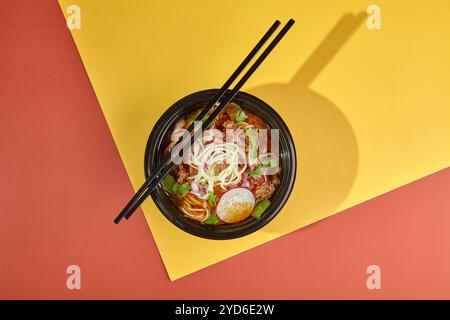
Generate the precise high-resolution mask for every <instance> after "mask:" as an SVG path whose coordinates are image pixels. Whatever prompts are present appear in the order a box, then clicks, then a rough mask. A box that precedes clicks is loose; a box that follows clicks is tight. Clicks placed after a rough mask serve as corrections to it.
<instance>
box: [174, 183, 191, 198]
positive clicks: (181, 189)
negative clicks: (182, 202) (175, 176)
mask: <svg viewBox="0 0 450 320" xmlns="http://www.w3.org/2000/svg"><path fill="white" fill-rule="evenodd" d="M172 190H173V193H175V194H176V195H177V196H178V197H180V198H184V197H185V196H186V195H187V194H188V192H189V191H191V186H190V185H189V184H188V183H184V184H179V183H176V184H175V185H174V186H173V188H172Z"/></svg>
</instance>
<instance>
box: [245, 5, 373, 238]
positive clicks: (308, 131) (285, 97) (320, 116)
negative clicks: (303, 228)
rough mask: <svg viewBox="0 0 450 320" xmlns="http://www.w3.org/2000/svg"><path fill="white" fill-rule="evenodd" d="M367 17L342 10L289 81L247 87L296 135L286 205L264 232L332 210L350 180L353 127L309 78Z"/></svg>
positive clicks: (355, 150) (354, 166)
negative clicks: (293, 172) (292, 175)
mask: <svg viewBox="0 0 450 320" xmlns="http://www.w3.org/2000/svg"><path fill="white" fill-rule="evenodd" d="M365 18H366V13H365V12H361V13H358V14H356V15H354V14H352V13H348V14H345V15H344V16H342V17H341V19H340V20H339V21H338V23H337V24H336V25H335V26H334V28H333V29H332V30H331V31H330V32H329V33H328V35H327V36H326V37H325V38H324V40H323V41H322V42H321V43H320V45H319V46H318V47H317V48H316V50H314V52H313V53H312V54H311V56H310V57H309V58H308V59H307V61H306V62H305V63H304V64H303V65H302V66H301V67H300V69H299V70H298V71H297V72H296V74H295V76H294V77H293V78H292V80H291V81H290V82H289V83H287V84H286V83H272V84H267V85H262V86H259V87H256V88H253V89H250V90H248V91H249V93H251V94H253V95H255V96H257V97H260V98H262V99H263V100H265V101H266V102H268V103H269V104H270V105H272V106H273V107H274V108H275V109H276V110H277V111H278V112H279V113H280V115H281V116H282V117H283V119H284V120H285V121H286V123H287V125H288V126H289V129H290V130H291V132H292V134H293V136H294V139H296V140H295V147H296V150H297V161H298V166H297V177H296V182H295V184H296V186H295V187H294V191H293V193H292V194H291V197H290V200H289V201H288V204H287V205H286V207H289V210H286V209H284V210H282V211H281V212H280V214H279V215H278V217H276V218H275V219H274V221H272V222H271V223H269V224H268V225H267V226H266V227H265V228H263V229H262V231H263V232H269V233H280V232H286V231H290V230H291V229H292V224H291V222H292V221H293V220H298V221H310V220H311V219H310V218H309V217H311V216H312V215H314V216H315V217H317V216H319V217H324V216H326V215H327V214H331V213H332V212H334V210H336V209H337V208H338V206H339V205H340V204H341V203H342V201H343V200H344V199H345V198H346V196H347V195H348V193H349V192H350V190H351V188H352V186H353V183H354V180H355V176H356V171H357V167H358V145H357V141H356V137H355V134H354V132H353V129H352V127H351V125H350V123H349V121H348V120H347V118H346V117H345V115H344V114H343V113H342V112H341V111H340V110H339V107H338V106H336V105H335V104H334V103H333V102H332V101H331V100H330V99H328V98H326V97H325V96H324V95H323V94H321V93H318V92H315V91H314V90H312V89H311V88H310V84H311V83H312V82H313V80H314V79H315V78H316V77H317V76H318V75H319V74H320V72H321V71H322V70H323V69H324V68H325V66H326V65H327V64H328V63H329V62H330V61H331V60H332V59H333V57H334V56H335V55H336V53H337V52H338V51H339V50H340V49H341V47H342V46H343V45H344V43H345V42H346V41H347V40H348V39H349V38H350V37H351V36H352V34H353V33H354V32H355V30H356V29H357V28H358V26H359V25H360V24H361V23H362V22H363V21H364V20H365ZM342 76H345V75H342ZM281 215H283V219H281ZM284 215H289V217H286V216H284Z"/></svg>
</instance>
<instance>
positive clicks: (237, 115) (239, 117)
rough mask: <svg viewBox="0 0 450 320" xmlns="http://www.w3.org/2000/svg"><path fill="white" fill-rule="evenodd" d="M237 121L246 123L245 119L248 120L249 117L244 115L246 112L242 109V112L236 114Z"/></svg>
mask: <svg viewBox="0 0 450 320" xmlns="http://www.w3.org/2000/svg"><path fill="white" fill-rule="evenodd" d="M235 119H236V122H238V123H239V122H242V121H244V120H245V119H247V115H246V114H245V113H244V111H242V109H241V110H240V111H238V112H237V113H236V117H235Z"/></svg>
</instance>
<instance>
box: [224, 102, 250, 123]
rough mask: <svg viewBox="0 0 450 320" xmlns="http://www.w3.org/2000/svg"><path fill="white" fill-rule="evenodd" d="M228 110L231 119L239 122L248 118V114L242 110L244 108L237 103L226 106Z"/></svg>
mask: <svg viewBox="0 0 450 320" xmlns="http://www.w3.org/2000/svg"><path fill="white" fill-rule="evenodd" d="M226 112H227V113H228V115H229V116H230V118H231V120H234V121H235V122H237V123H239V122H242V121H244V120H245V119H247V115H246V114H245V112H244V111H242V108H241V107H239V106H238V105H237V104H236V103H230V104H229V105H228V106H227V108H226Z"/></svg>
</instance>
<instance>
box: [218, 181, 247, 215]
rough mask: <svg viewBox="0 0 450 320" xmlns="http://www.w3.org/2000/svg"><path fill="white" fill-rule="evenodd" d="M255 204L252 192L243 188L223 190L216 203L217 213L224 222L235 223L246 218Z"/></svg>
mask: <svg viewBox="0 0 450 320" xmlns="http://www.w3.org/2000/svg"><path fill="white" fill-rule="evenodd" d="M254 206H255V197H254V196H253V193H252V192H251V191H250V190H248V189H245V188H235V189H231V190H229V191H227V192H225V193H224V194H223V195H222V197H221V198H220V200H219V203H218V204H217V215H218V216H219V218H220V220H222V221H224V222H226V223H236V222H239V221H242V220H245V219H247V218H248V216H250V215H251V213H252V211H253V208H254Z"/></svg>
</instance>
